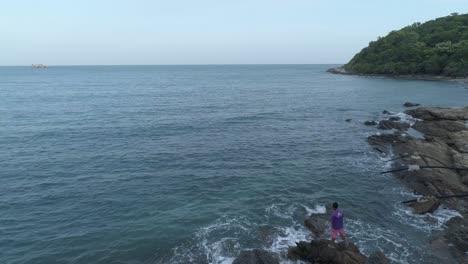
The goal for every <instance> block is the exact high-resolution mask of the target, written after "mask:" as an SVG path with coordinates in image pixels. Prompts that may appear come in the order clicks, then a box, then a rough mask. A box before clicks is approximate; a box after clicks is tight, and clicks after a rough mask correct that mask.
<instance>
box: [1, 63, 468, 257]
mask: <svg viewBox="0 0 468 264" xmlns="http://www.w3.org/2000/svg"><path fill="white" fill-rule="evenodd" d="M332 66H334V65H212V66H79V67H78V66H76V67H73V66H69V67H58V66H57V67H50V68H48V69H32V68H29V67H0V212H1V213H0V262H1V263H11V264H13V263H15V264H16V263H132V264H133V263H213V264H215V263H231V262H232V261H233V259H234V258H235V257H236V256H237V254H238V253H239V252H240V251H241V250H245V249H252V248H263V249H266V250H268V251H272V252H274V253H276V254H278V256H279V257H281V258H282V261H283V263H288V261H287V259H286V258H285V253H286V251H287V248H288V246H290V245H294V242H296V241H299V240H305V239H311V238H312V237H311V234H310V232H308V231H307V230H306V229H305V227H304V226H303V220H304V217H305V216H306V215H307V214H310V213H324V212H325V208H324V205H329V204H330V203H332V202H334V201H336V202H338V203H339V204H340V207H341V208H342V209H343V211H344V212H345V227H346V231H347V234H348V237H349V239H350V240H351V241H353V242H355V243H356V244H357V245H358V246H359V247H360V248H361V250H362V251H363V252H364V253H365V254H370V253H371V252H373V251H375V250H378V249H381V250H383V251H384V252H385V253H386V254H387V256H389V257H390V258H391V259H392V260H394V261H395V262H398V263H430V262H431V261H432V260H433V258H432V256H431V251H430V250H429V242H430V240H431V239H432V238H433V237H434V236H436V235H438V234H439V233H440V232H441V230H443V229H444V223H445V222H446V221H447V220H448V219H449V218H450V217H453V216H455V215H457V213H456V212H454V211H451V210H447V209H440V210H438V211H436V213H435V214H433V215H430V216H415V215H413V214H412V213H411V212H410V211H409V210H408V209H407V208H406V207H404V206H403V205H401V204H400V201H402V200H406V199H409V198H412V197H413V196H414V195H413V194H412V193H411V190H407V189H405V188H404V186H403V185H402V183H401V182H399V181H398V180H397V179H395V178H394V177H392V176H391V175H388V174H387V175H381V174H379V171H382V170H385V169H388V167H389V166H390V164H389V162H387V160H388V159H390V158H391V157H382V156H379V153H375V152H374V151H373V150H372V147H370V146H369V145H368V144H367V143H366V137H367V136H369V135H372V134H374V133H377V132H378V131H377V130H376V129H375V128H374V127H368V126H364V125H363V122H364V121H366V120H378V119H380V118H383V116H382V115H381V112H382V110H389V111H394V112H397V113H398V112H402V111H403V110H404V107H403V106H402V104H403V103H404V102H405V101H411V102H416V103H420V104H422V105H424V106H450V107H460V106H465V105H466V103H467V102H468V89H466V88H465V87H464V86H463V85H462V84H460V83H456V82H429V81H411V80H393V79H385V78H366V77H356V76H342V75H333V74H329V73H326V72H325V71H326V69H327V68H329V67H332ZM346 119H352V120H351V121H350V122H346V121H345V120H346ZM439 262H440V261H439ZM289 263H293V262H289Z"/></svg>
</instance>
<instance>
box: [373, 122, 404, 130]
mask: <svg viewBox="0 0 468 264" xmlns="http://www.w3.org/2000/svg"><path fill="white" fill-rule="evenodd" d="M409 127H410V125H409V124H408V123H401V122H395V121H392V120H382V121H380V122H379V125H378V126H377V128H378V129H384V130H387V129H396V130H400V131H405V130H408V128H409Z"/></svg>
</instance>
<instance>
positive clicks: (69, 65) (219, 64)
mask: <svg viewBox="0 0 468 264" xmlns="http://www.w3.org/2000/svg"><path fill="white" fill-rule="evenodd" d="M33 64H35V63H32V64H26V65H25V64H21V65H0V67H31V66H32V65H33ZM344 64H346V63H188V64H43V65H46V66H47V67H83V66H84V67H86V66H230V65H239V66H242V65H252V66H255V65H344Z"/></svg>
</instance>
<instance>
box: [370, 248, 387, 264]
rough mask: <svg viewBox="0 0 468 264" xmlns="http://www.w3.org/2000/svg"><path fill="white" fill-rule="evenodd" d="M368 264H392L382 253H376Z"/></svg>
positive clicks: (371, 256)
mask: <svg viewBox="0 0 468 264" xmlns="http://www.w3.org/2000/svg"><path fill="white" fill-rule="evenodd" d="M366 264H390V260H389V259H388V258H387V256H385V254H384V253H382V251H380V250H379V251H375V252H374V253H372V254H371V255H370V256H369V258H368V259H367V261H366Z"/></svg>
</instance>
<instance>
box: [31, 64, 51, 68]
mask: <svg viewBox="0 0 468 264" xmlns="http://www.w3.org/2000/svg"><path fill="white" fill-rule="evenodd" d="M31 67H33V68H47V65H45V64H32V65H31Z"/></svg>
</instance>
